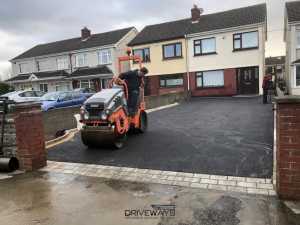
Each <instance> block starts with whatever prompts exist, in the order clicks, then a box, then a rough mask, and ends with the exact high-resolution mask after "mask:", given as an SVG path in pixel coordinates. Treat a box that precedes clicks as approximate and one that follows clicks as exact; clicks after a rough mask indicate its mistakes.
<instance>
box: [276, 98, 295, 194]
mask: <svg viewBox="0 0 300 225" xmlns="http://www.w3.org/2000/svg"><path fill="white" fill-rule="evenodd" d="M276 108H277V118H276V123H277V124H276V126H277V152H276V158H277V159H276V160H277V168H276V171H277V176H276V180H277V182H276V186H277V192H278V195H279V197H280V198H282V199H287V200H300V97H299V98H298V97H283V98H278V99H277V107H276Z"/></svg>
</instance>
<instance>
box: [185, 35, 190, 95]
mask: <svg viewBox="0 0 300 225" xmlns="http://www.w3.org/2000/svg"><path fill="white" fill-rule="evenodd" d="M184 39H185V64H186V74H187V85H188V93H189V92H190V89H191V88H190V67H189V45H188V39H187V35H184Z"/></svg>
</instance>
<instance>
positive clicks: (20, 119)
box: [14, 103, 47, 171]
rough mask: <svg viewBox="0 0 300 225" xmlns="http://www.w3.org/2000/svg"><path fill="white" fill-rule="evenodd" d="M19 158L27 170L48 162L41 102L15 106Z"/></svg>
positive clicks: (22, 167)
mask: <svg viewBox="0 0 300 225" xmlns="http://www.w3.org/2000/svg"><path fill="white" fill-rule="evenodd" d="M14 120H15V127H16V144H17V158H18V160H19V163H20V168H21V169H22V170H25V171H33V170H37V169H40V168H42V167H44V166H46V164H47V156H46V149H45V137H44V126H43V119H42V111H41V106H40V104H36V103H35V104H33V103H31V104H21V105H17V106H16V108H15V118H14Z"/></svg>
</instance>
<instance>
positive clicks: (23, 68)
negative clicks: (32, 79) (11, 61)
mask: <svg viewBox="0 0 300 225" xmlns="http://www.w3.org/2000/svg"><path fill="white" fill-rule="evenodd" d="M19 72H20V73H29V72H30V71H29V64H28V63H20V64H19Z"/></svg>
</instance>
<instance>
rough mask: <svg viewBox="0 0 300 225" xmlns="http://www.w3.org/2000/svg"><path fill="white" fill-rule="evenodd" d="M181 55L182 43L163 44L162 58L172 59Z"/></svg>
mask: <svg viewBox="0 0 300 225" xmlns="http://www.w3.org/2000/svg"><path fill="white" fill-rule="evenodd" d="M181 57H182V44H181V43H174V44H169V45H163V58H164V59H174V58H181Z"/></svg>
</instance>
